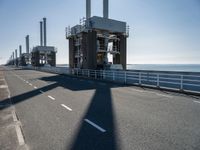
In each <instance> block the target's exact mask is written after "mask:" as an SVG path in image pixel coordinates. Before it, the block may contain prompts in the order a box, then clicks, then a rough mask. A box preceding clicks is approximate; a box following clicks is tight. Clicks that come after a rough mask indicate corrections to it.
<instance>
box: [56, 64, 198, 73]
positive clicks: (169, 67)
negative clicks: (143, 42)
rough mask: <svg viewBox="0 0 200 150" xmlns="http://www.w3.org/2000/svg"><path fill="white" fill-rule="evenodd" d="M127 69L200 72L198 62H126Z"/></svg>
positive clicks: (60, 65)
mask: <svg viewBox="0 0 200 150" xmlns="http://www.w3.org/2000/svg"><path fill="white" fill-rule="evenodd" d="M57 67H69V65H68V64H57ZM127 69H128V70H152V71H180V72H200V64H128V65H127Z"/></svg>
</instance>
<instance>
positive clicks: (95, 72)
mask: <svg viewBox="0 0 200 150" xmlns="http://www.w3.org/2000/svg"><path fill="white" fill-rule="evenodd" d="M94 74H95V79H96V78H97V71H96V70H95V71H94Z"/></svg>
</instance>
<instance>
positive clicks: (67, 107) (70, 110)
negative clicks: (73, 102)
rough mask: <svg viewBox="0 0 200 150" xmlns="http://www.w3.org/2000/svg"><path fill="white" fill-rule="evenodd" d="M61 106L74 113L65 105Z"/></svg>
mask: <svg viewBox="0 0 200 150" xmlns="http://www.w3.org/2000/svg"><path fill="white" fill-rule="evenodd" d="M61 106H62V107H64V108H66V109H67V110H69V111H72V109H71V108H69V107H68V106H66V105H65V104H61Z"/></svg>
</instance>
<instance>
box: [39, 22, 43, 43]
mask: <svg viewBox="0 0 200 150" xmlns="http://www.w3.org/2000/svg"><path fill="white" fill-rule="evenodd" d="M42 25H43V23H42V21H40V46H43V29H42V28H43V27H42Z"/></svg>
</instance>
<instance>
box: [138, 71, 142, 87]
mask: <svg viewBox="0 0 200 150" xmlns="http://www.w3.org/2000/svg"><path fill="white" fill-rule="evenodd" d="M141 84H142V82H141V72H139V85H141Z"/></svg>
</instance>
